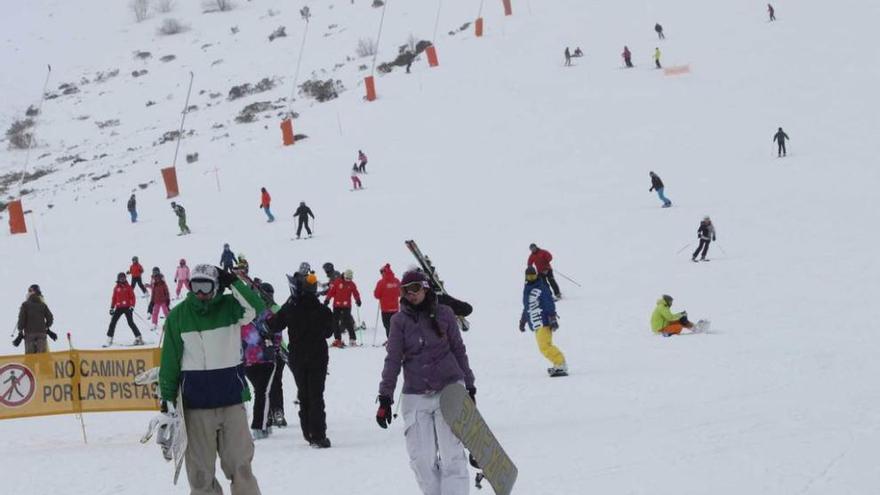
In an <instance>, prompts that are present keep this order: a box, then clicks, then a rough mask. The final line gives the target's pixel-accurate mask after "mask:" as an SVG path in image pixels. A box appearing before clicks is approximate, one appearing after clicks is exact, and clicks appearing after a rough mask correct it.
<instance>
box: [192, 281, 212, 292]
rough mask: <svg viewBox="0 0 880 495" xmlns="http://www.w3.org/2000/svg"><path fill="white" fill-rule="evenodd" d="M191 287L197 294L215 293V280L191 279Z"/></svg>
mask: <svg viewBox="0 0 880 495" xmlns="http://www.w3.org/2000/svg"><path fill="white" fill-rule="evenodd" d="M189 288H190V289H191V290H192V291H193V292H195V293H196V294H213V293H214V282H213V281H212V280H190V281H189Z"/></svg>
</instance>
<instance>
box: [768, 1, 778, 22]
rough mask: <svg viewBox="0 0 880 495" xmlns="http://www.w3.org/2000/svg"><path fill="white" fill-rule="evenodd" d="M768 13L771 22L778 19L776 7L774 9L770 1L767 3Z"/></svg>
mask: <svg viewBox="0 0 880 495" xmlns="http://www.w3.org/2000/svg"><path fill="white" fill-rule="evenodd" d="M767 13H768V14H770V21H771V22H772V21H775V20H776V9H774V8H773V6H772V5H770V4H769V3H768V4H767Z"/></svg>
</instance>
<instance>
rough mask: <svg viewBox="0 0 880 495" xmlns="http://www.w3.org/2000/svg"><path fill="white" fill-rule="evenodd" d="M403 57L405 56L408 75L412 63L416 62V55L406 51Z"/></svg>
mask: <svg viewBox="0 0 880 495" xmlns="http://www.w3.org/2000/svg"><path fill="white" fill-rule="evenodd" d="M404 55H406V56H407V58H406V73H407V74H409V73H410V72H409V69H410V68H411V67H412V64H413V62H415V61H416V54H415V53H413V52H411V51H409V50H407V51H406V52H405V53H404Z"/></svg>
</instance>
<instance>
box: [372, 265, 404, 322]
mask: <svg viewBox="0 0 880 495" xmlns="http://www.w3.org/2000/svg"><path fill="white" fill-rule="evenodd" d="M379 273H381V274H382V278H381V279H379V281H378V282H376V288H375V289H374V290H373V297H375V298H376V299H378V300H379V308H380V309H381V311H382V312H383V313H397V312H398V311H400V280H398V279H397V277H395V276H394V272H393V271H391V265H388V264H386V265H385V266H383V267H382V269H381V270H379Z"/></svg>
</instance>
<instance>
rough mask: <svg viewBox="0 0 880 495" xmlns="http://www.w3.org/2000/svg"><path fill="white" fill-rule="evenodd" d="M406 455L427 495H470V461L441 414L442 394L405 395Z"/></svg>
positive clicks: (403, 401) (402, 402)
mask: <svg viewBox="0 0 880 495" xmlns="http://www.w3.org/2000/svg"><path fill="white" fill-rule="evenodd" d="M400 405H401V409H402V410H403V424H404V434H405V435H406V451H407V452H408V453H409V464H410V467H412V470H413V472H415V474H416V481H418V483H419V487H420V488H421V489H422V493H423V494H424V495H467V493H468V490H469V489H470V482H469V479H468V460H467V456H466V455H465V452H464V446H463V445H462V443H461V441H460V440H459V439H458V438H456V437H455V435H454V434H453V433H452V430H451V429H449V425H448V424H447V423H446V421H445V420H444V419H443V414H442V413H441V412H440V394H439V393H438V394H430V395H418V394H403V395H402V398H401V404H400Z"/></svg>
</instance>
